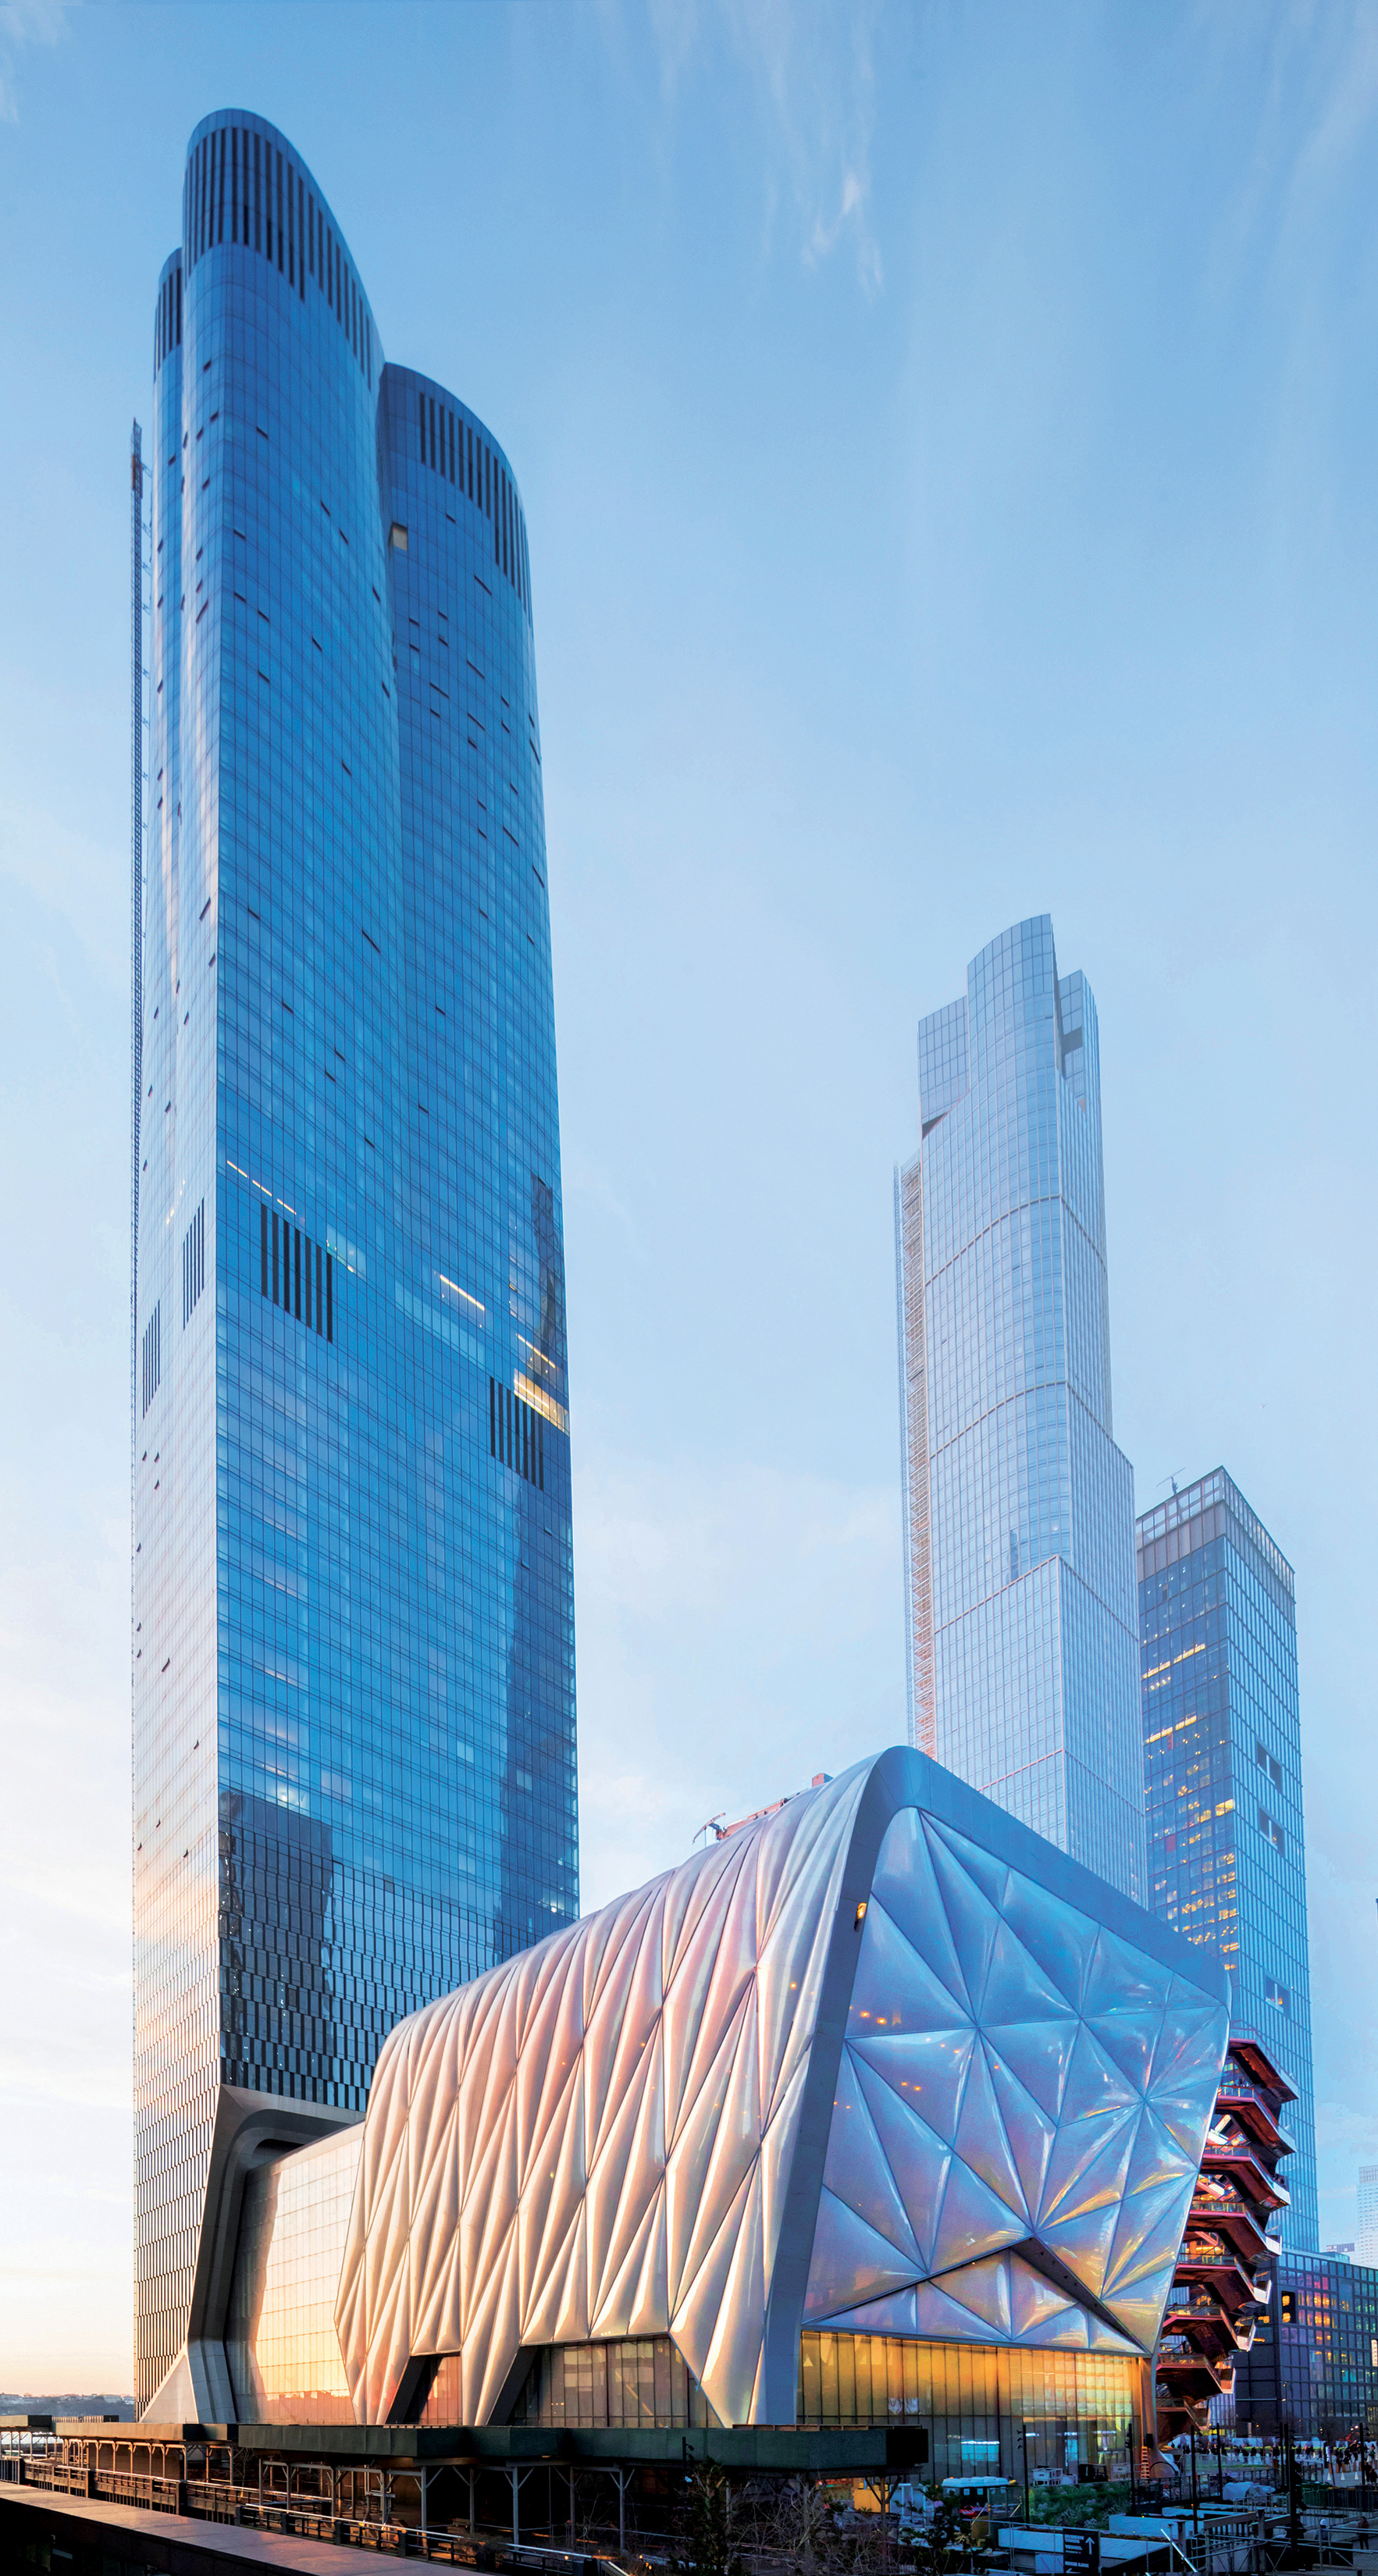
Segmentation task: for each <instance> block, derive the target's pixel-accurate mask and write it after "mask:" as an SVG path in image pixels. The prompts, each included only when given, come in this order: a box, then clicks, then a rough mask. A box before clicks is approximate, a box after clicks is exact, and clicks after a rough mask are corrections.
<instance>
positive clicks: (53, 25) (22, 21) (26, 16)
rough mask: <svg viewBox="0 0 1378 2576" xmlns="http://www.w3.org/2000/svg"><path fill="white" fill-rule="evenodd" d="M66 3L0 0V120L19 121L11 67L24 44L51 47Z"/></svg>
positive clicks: (61, 28)
mask: <svg viewBox="0 0 1378 2576" xmlns="http://www.w3.org/2000/svg"><path fill="white" fill-rule="evenodd" d="M69 6H70V0H0V121H2V122H3V123H5V124H6V125H15V124H17V123H18V121H19V98H18V92H17V88H16V77H15V64H16V60H17V58H18V56H19V55H20V54H21V53H22V52H23V50H24V48H25V46H26V45H55V44H56V43H57V42H58V40H59V38H60V37H61V36H63V35H64V34H65V33H66V27H67V17H68V11H69Z"/></svg>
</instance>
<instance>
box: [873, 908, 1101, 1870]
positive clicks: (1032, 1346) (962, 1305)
mask: <svg viewBox="0 0 1378 2576" xmlns="http://www.w3.org/2000/svg"><path fill="white" fill-rule="evenodd" d="M919 1107H920V1117H921V1124H922V1139H921V1143H920V1147H919V1151H918V1153H917V1154H916V1155H915V1156H914V1157H913V1159H912V1160H911V1161H910V1162H909V1163H907V1164H906V1165H905V1166H904V1168H903V1169H902V1170H901V1171H899V1172H897V1174H896V1176H895V1230H896V1258H897V1267H898V1277H899V1331H900V1380H901V1386H900V1394H901V1411H902V1437H901V1454H902V1460H903V1475H904V1541H905V1561H906V1579H907V1594H908V1600H907V1608H908V1630H907V1633H908V1648H909V1699H910V1733H911V1739H912V1741H913V1742H914V1743H915V1744H916V1745H917V1746H918V1747H919V1748H920V1749H921V1750H922V1751H924V1752H927V1753H931V1754H933V1755H934V1756H935V1757H936V1759H937V1760H938V1761H939V1762H941V1763H943V1764H945V1765H946V1766H947V1767H948V1768H949V1769H950V1770H953V1771H955V1772H956V1773H957V1774H958V1776H959V1777H960V1778H961V1779H963V1780H967V1781H969V1782H970V1783H971V1784H972V1786H973V1787H974V1788H978V1789H980V1790H981V1791H983V1793H984V1794H985V1796H986V1797H988V1798H992V1799H994V1800H995V1802H996V1804H997V1805H999V1806H1002V1807H1005V1808H1007V1809H1008V1811H1009V1812H1010V1813H1011V1814H1012V1815H1015V1816H1018V1817H1019V1818H1020V1819H1021V1820H1022V1821H1023V1822H1024V1823H1025V1824H1027V1825H1030V1826H1032V1827H1033V1829H1034V1831H1035V1832H1037V1833H1040V1834H1043V1835H1045V1836H1046V1837H1047V1839H1048V1840H1049V1841H1050V1842H1054V1843H1056V1844H1057V1845H1058V1846H1059V1848H1060V1849H1062V1850H1063V1851H1066V1852H1069V1853H1071V1854H1072V1856H1073V1857H1074V1858H1075V1859H1077V1860H1079V1861H1082V1862H1084V1863H1085V1865H1086V1867H1087V1868H1089V1869H1093V1870H1095V1871H1097V1872H1098V1873H1099V1874H1100V1875H1101V1876H1102V1877H1104V1878H1107V1879H1108V1880H1109V1881H1110V1883H1111V1885H1112V1886H1115V1887H1118V1888H1120V1889H1122V1890H1123V1891H1124V1893H1125V1894H1126V1895H1129V1896H1131V1897H1133V1898H1135V1899H1136V1900H1141V1899H1142V1897H1143V1893H1144V1887H1145V1863H1144V1824H1143V1800H1142V1764H1141V1760H1140V1755H1139V1744H1138V1728H1137V1722H1136V1718H1135V1707H1134V1670H1135V1626H1134V1480H1133V1471H1132V1469H1131V1467H1130V1464H1129V1461H1128V1459H1127V1458H1126V1457H1124V1455H1123V1454H1122V1452H1121V1451H1120V1450H1118V1449H1117V1448H1116V1446H1115V1443H1114V1438H1113V1435H1112V1424H1111V1406H1110V1326H1109V1304H1108V1294H1107V1285H1106V1260H1105V1200H1104V1185H1103V1177H1102V1168H1101V1128H1100V1044H1099V1035H1098V1029H1097V1021H1096V1007H1095V1003H1094V1000H1093V999H1092V995H1091V992H1090V988H1089V986H1088V985H1087V983H1086V980H1085V978H1084V976H1082V975H1080V974H1072V975H1066V976H1059V974H1058V969H1057V957H1056V953H1055V950H1054V946H1053V926H1052V922H1051V921H1050V920H1049V918H1048V916H1047V915H1046V914H1043V915H1040V916H1039V917H1038V918H1036V919H1034V920H1031V921H1023V922H1020V923H1018V924H1017V925H1016V926H1015V927H1014V928H1013V929H1012V930H1007V931H1004V932H1002V934H1001V936H1000V937H999V938H998V939H995V940H992V942H991V944H990V946H989V947H988V948H985V949H983V950H982V952H981V954H980V956H979V957H975V958H973V960H972V962H971V964H970V966H969V967H968V969H967V989H966V992H965V994H964V995H963V996H962V997H961V999H960V1000H958V1001H955V1002H950V1003H948V1004H947V1006H946V1007H945V1008H944V1009H942V1010H940V1011H935V1012H933V1013H931V1014H930V1015H929V1017H928V1018H927V1019H925V1020H922V1021H921V1022H920V1024H919Z"/></svg>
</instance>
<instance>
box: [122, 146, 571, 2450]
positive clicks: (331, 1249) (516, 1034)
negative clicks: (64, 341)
mask: <svg viewBox="0 0 1378 2576" xmlns="http://www.w3.org/2000/svg"><path fill="white" fill-rule="evenodd" d="M153 407H154V408H153V418H154V429H153V435H152V437H151V439H150V441H149V447H150V450H151V453H150V455H149V456H148V457H147V459H146V460H145V467H144V471H145V490H146V492H147V494H148V497H149V512H150V519H151V526H150V531H149V539H148V543H149V550H150V560H151V567H152V578H151V586H150V634H149V677H148V684H147V685H148V699H149V705H150V716H151V721H150V732H149V741H150V750H149V768H148V784H147V793H146V808H147V817H148V822H147V837H146V844H145V864H144V882H143V895H142V907H141V909H142V925H141V927H142V957H141V965H142V994H141V1021H140V1023H139V1025H138V1027H137V1028H136V1057H138V1056H139V1054H140V1050H141V1068H140V1080H141V1098H140V1131H141V1132H140V1142H139V1153H138V1169H137V1174H136V1180H137V1186H138V1233H137V1280H138V1312H137V1317H136V1327H135V1362H134V1368H135V1388H134V1434H135V1436H134V1480H135V1512H134V1518H135V1527H134V1616H135V1623H136V1630H135V1637H134V1650H135V1661H134V1844H135V1852H134V1890H135V1897H134V1904H135V1999H136V2000H135V2105H136V2108H135V2118H136V2235H137V2303H138V2322H137V2347H138V2351H137V2367H138V2380H139V2393H140V2397H141V2399H143V2400H145V2401H147V2400H148V2399H149V2398H150V2397H151V2396H152V2395H153V2393H154V2392H155V2391H157V2390H158V2389H159V2387H160V2386H161V2385H162V2383H163V2382H164V2380H165V2378H166V2377H167V2374H168V2373H169V2371H170V2370H172V2369H173V2367H174V2365H175V2364H176V2363H177V2361H178V2356H179V2353H181V2352H182V2350H183V2348H184V2347H185V2346H186V2345H187V2344H188V2340H189V2336H191V2335H192V2334H194V2333H195V2331H196V2311H197V2308H198V2302H201V2301H202V2300H203V2298H204V2297H205V2296H208V2295H209V2291H208V2289H207V2284H206V2281H205V2279H204V2277H203V2274H204V2266H205V2244H206V2238H207V2229H206V2225H205V2223H204V2222H205V2217H206V2204H207V2190H208V2184H209V2182H210V2181H211V2178H212V2176H213V2172H218V2170H219V2166H218V2164H217V2159H219V2158H220V2157H221V2151H222V2147H224V2144H225V2140H226V2138H227V2137H228V2136H229V2134H230V2132H231V2131H232V2130H234V2128H235V2124H236V2122H239V2123H240V2124H241V2126H242V2124H243V2121H244V2120H245V2119H246V2118H247V2117H248V2113H249V2111H250V2110H251V2109H252V2108H253V2106H254V2105H258V2106H259V2110H260V2112H261V2111H262V2106H263V2103H264V2099H265V2097H272V2101H273V2103H274V2105H276V2106H279V2107H280V2108H281V2111H282V2113H283V2118H282V2120H281V2121H280V2123H279V2125H278V2127H277V2128H276V2129H275V2130H274V2132H273V2134H274V2135H275V2136H277V2137H279V2138H280V2139H282V2138H286V2139H290V2138H293V2137H297V2138H300V2137H306V2136H309V2135H311V2134H313V2133H314V2132H315V2130H317V2129H319V2128H321V2127H322V2126H324V2127H329V2126H330V2125H332V2124H336V2125H338V2124H340V2123H343V2122H347V2121H350V2120H352V2119H356V2118H357V2117H358V2116H359V2114H360V2113H361V2112H362V2110H363V2108H364V2105H365V2102H366V2100H367V2095H368V2089H369V2082H370V2077H371V2074H372V2069H373V2064H374V2060H375V2057H376V2054H377V2051H378V2048H379V2045H380V2043H381V2041H382V2039H383V2037H384V2035H385V2034H386V2032H387V2031H388V2030H389V2029H390V2028H391V2027H392V2025H393V2023H394V2022H395V2021H396V2020H397V2019H398V2018H399V2017H400V2016H401V2015H403V2014H405V2013H408V2012H410V2011H412V2010H414V2009H415V2008H416V2006H417V2005H419V2004H421V2003H423V2002H425V2001H426V2000H427V1999H428V1998H430V1997H432V1996H436V1995H440V1994H444V1993H448V1992H449V1991H450V1990H451V1989H452V1988H454V1987H455V1986H456V1985H457V1984H459V1983H461V1982H463V1981H464V1980H465V1979H468V1978H471V1977H473V1976H474V1975H476V1974H477V1973H478V1972H479V1971H481V1970H482V1969H484V1968H486V1967H488V1966H490V1965H491V1964H493V1963H494V1962H495V1961H497V1960H500V1959H502V1958H504V1957H506V1956H508V1955H509V1954H510V1953H511V1952H513V1951H514V1950H516V1949H519V1948H521V1947H523V1946H524V1945H525V1944H527V1943H529V1942H531V1941H532V1940H534V1939H536V1938H538V1937H539V1936H540V1935H541V1934H542V1933H543V1932H547V1931H550V1930H552V1929H554V1928H556V1927H557V1926H559V1925H560V1924H562V1923H564V1922H567V1921H571V1920H572V1919H573V1918H574V1916H575V1915H576V1913H577V1911H578V1878H577V1833H576V1829H577V1818H576V1785H575V1718H574V1640H573V1574H572V1550H571V1528H570V1483H569V1442H568V1424H569V1415H568V1385H567V1374H566V1367H567V1362H566V1347H565V1301H564V1272H563V1253H562V1220H561V1198H560V1158H559V1134H558V1119H557V1103H556V1081H555V1038H554V1010H553V997H552V983H551V953H550V924H549V908H548V903H547V894H546V859H545V833H544V810H543V800H542V785H541V744H540V727H539V718H538V714H537V704H536V673H535V661H534V652H533V641H532V614H531V588H530V567H529V558H528V552H527V542H526V528H525V519H524V514H523V511H522V507H521V502H520V499H519V496H518V493H517V488H516V483H515V478H514V477H513V475H512V471H511V468H510V466H509V465H508V462H507V460H506V458H505V456H504V455H503V453H502V450H501V449H500V448H499V447H498V445H497V444H496V442H495V441H494V439H493V438H492V435H491V433H490V432H489V431H488V430H487V429H486V428H485V427H484V425H483V424H482V422H481V421H479V420H478V419H476V418H475V416H474V414H473V412H472V411H470V410H469V409H468V408H467V407H466V406H465V405H464V404H463V403H462V402H460V401H458V400H457V399H456V398H455V396H454V395H452V394H450V393H449V392H447V391H446V390H445V389H444V388H443V387H441V386H440V385H438V384H435V383H433V382H431V381H430V380H429V379H427V378H423V377H420V376H418V375H416V374H414V373H412V372H411V371H410V370H407V369H402V368H394V367H389V366H386V365H385V364H384V360H383V353H382V347H381V343H380V339H379V333H378V326H377V323H376V321H375V319H374V316H373V312H372V308H371V306H370V304H369V300H368V297H367V295H366V294H365V291H364V288H363V285H362V282H361V280H360V278H359V275H358V272H357V269H356V268H355V266H354V263H353V261H352V259H351V257H350V254H349V250H348V247H347V245H346V243H345V241H344V239H343V236H342V234H341V231H340V228H339V225H338V223H337V221H336V219H335V216H334V214H333V212H332V210H331V208H330V207H329V205H328V204H327V203H326V201H325V199H324V198H323V196H322V194H321V191H320V189H319V187H318V186H317V184H316V181H315V179H314V178H313V177H312V175H311V173H310V172H309V171H308V170H307V169H306V167H305V165H304V163H303V162H302V160H301V158H300V155H299V154H297V153H296V152H295V150H294V149H293V147H292V146H291V144H290V143H289V142H288V140H287V139H286V137H285V136H283V135H282V134H280V133H278V132H276V131H275V130H274V129H273V128H272V127H270V126H268V125H266V124H265V123H264V122H263V121H262V120H261V119H259V118H256V117H254V116H251V115H248V114H243V113H230V112H226V113H225V114H223V115H220V116H216V117H213V118H210V119H208V120H207V121H206V122H205V123H203V124H202V125H200V126H198V128H197V130H196V132H195V134H194V135H193V137H192V141H191V145H190V150H189V154H188V159H187V167H186V176H185V183H184V191H183V228H182V242H181V246H180V248H179V249H178V250H177V251H176V252H174V254H173V255H172V257H171V258H170V259H169V260H168V262H167V263H166V266H165V268H164V270H163V274H162V277H161V279H160V282H159V288H158V295H157V301H156V308H155V332H154V390H153ZM289 2107H290V2109H291V2110H292V2112H293V2114H294V2117H292V2118H289V2117H287V2116H286V2115H287V2113H288V2110H289ZM261 2127H262V2120H261V2118H260V2129H261ZM189 2393H190V2394H192V2395H197V2396H198V2397H201V2398H204V2394H205V2392H201V2391H198V2390H196V2389H193V2390H191V2391H190V2392H189Z"/></svg>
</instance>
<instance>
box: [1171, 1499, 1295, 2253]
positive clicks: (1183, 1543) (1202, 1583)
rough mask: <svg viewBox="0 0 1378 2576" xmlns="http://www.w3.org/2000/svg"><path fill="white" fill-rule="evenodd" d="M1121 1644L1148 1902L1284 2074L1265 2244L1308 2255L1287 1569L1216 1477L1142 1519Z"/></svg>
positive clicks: (1291, 1613) (1258, 1524)
mask: <svg viewBox="0 0 1378 2576" xmlns="http://www.w3.org/2000/svg"><path fill="white" fill-rule="evenodd" d="M1138 1541H1139V1638H1140V1654H1141V1659H1142V1699H1143V1740H1144V1772H1145V1781H1146V1793H1147V1806H1148V1858H1149V1896H1148V1903H1149V1905H1150V1906H1151V1908H1152V1910H1153V1912H1154V1913H1155V1914H1156V1915H1157V1916H1158V1917H1159V1919H1160V1921H1162V1922H1164V1923H1167V1924H1170V1925H1171V1927H1172V1929H1173V1930H1174V1931H1175V1932H1182V1933H1185V1935H1186V1937H1187V1939H1188V1940H1189V1941H1203V1942H1206V1943H1208V1944H1209V1945H1210V1947H1211V1948H1212V1949H1215V1950H1218V1951H1219V1952H1220V1955H1221V1957H1222V1959H1223V1960H1224V1962H1225V1965H1226V1967H1227V1968H1228V1970H1229V1972H1230V1988H1231V1997H1232V2005H1231V2009H1232V2014H1233V2018H1234V2021H1235V2024H1236V2026H1238V2027H1240V2028H1242V2029H1245V2030H1248V2029H1254V2030H1256V2031H1257V2032H1258V2034H1259V2036H1260V2038H1261V2039H1262V2040H1263V2042H1264V2045H1265V2046H1266V2048H1267V2049H1268V2051H1269V2053H1270V2055H1271V2056H1272V2057H1273V2058H1274V2059H1275V2060H1276V2062H1277V2063H1278V2065H1279V2066H1281V2067H1282V2068H1283V2070H1284V2072H1285V2073H1286V2074H1287V2075H1288V2076H1290V2078H1291V2080H1292V2082H1293V2084H1294V2085H1295V2086H1296V2089H1297V2100H1296V2102H1295V2103H1294V2104H1293V2105H1291V2106H1290V2107H1289V2110H1288V2113H1287V2119H1288V2126H1289V2128H1290V2130H1291V2132H1292V2135H1293V2137H1294V2139H1295V2141H1296V2152H1295V2154H1294V2155H1292V2156H1290V2157H1289V2158H1288V2161H1287V2166H1286V2171H1285V2180H1286V2182H1287V2186H1288V2189H1289V2191H1290V2192H1291V2195H1292V2205H1291V2208H1290V2209H1287V2210H1284V2211H1282V2212H1281V2214H1280V2217H1279V2221H1278V2233H1279V2235H1280V2236H1281V2238H1282V2242H1283V2244H1284V2246H1285V2247H1287V2248H1288V2250H1289V2251H1293V2252H1297V2251H1300V2252H1305V2253H1314V2252H1315V2250H1316V2248H1317V2246H1318V2245H1319V2242H1320V2232H1319V2222H1318V2218H1317V2212H1316V2120H1315V2107H1314V2097H1313V2092H1312V2080H1311V1971H1310V1965H1309V1959H1308V1952H1307V1937H1306V1840H1305V1833H1304V1830H1303V1824H1302V1798H1301V1713H1300V1708H1299V1705H1298V1697H1297V1615H1296V1589H1295V1583H1294V1579H1293V1574H1292V1568H1291V1566H1290V1565H1289V1564H1288V1562H1287V1559H1286V1557H1285V1556H1284V1555H1283V1553H1282V1550H1281V1548H1280V1547H1278V1545H1277V1543H1276V1541H1275V1540H1274V1539H1272V1538H1270V1537H1269V1535H1268V1532H1267V1530H1266V1529H1265V1528H1264V1526H1263V1523H1262V1521H1261V1520H1260V1519H1259V1518H1258V1515H1257V1513H1256V1512H1254V1511H1251V1510H1250V1508H1249V1505H1248V1504H1247V1503H1246V1501H1245V1499H1244V1496H1243V1495H1242V1494H1241V1492H1240V1490H1239V1487H1238V1486H1237V1485H1236V1484H1235V1483H1234V1481H1233V1479H1232V1478H1231V1477H1229V1476H1227V1475H1226V1473H1225V1470H1224V1468H1223V1467H1217V1468H1215V1470H1214V1471H1213V1473H1212V1474H1210V1475H1209V1476H1203V1477H1202V1478H1201V1479H1200V1481H1199V1482H1198V1483H1197V1484H1194V1485H1187V1486H1184V1487H1183V1489H1182V1491H1181V1492H1180V1493H1177V1494H1171V1495H1169V1497H1168V1499H1167V1501H1166V1502H1164V1503H1159V1504H1157V1505H1156V1506H1155V1508H1154V1509H1153V1510H1152V1511H1151V1512H1145V1513H1143V1514H1142V1516H1141V1518H1140V1520H1139V1524H1138Z"/></svg>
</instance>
